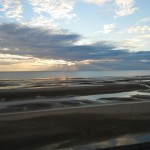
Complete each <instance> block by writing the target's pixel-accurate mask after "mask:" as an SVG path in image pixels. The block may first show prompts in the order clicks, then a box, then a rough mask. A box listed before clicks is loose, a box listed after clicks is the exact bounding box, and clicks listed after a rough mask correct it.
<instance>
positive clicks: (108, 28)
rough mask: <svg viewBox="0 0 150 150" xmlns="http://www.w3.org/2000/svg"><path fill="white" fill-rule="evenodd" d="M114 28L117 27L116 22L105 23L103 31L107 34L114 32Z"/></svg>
mask: <svg viewBox="0 0 150 150" xmlns="http://www.w3.org/2000/svg"><path fill="white" fill-rule="evenodd" d="M114 29H116V25H115V24H105V25H104V27H103V32H104V33H106V34H107V33H110V32H112V31H113V30H114Z"/></svg>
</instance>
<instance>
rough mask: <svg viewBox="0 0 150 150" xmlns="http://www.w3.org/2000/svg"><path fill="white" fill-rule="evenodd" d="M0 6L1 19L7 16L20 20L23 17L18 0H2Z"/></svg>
mask: <svg viewBox="0 0 150 150" xmlns="http://www.w3.org/2000/svg"><path fill="white" fill-rule="evenodd" d="M0 6H1V8H0V12H1V13H2V18H3V19H6V18H9V19H14V20H16V21H20V20H21V19H22V18H23V15H22V13H23V8H22V4H21V1H20V0H3V2H1V4H0Z"/></svg>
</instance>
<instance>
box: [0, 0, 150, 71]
mask: <svg viewBox="0 0 150 150" xmlns="http://www.w3.org/2000/svg"><path fill="white" fill-rule="evenodd" d="M149 6H150V0H0V71H78V70H83V71H87V70H90V71H92V70H94V71H95V70H149V69H150V11H149Z"/></svg>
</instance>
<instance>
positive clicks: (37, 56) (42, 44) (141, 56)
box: [0, 24, 150, 70]
mask: <svg viewBox="0 0 150 150" xmlns="http://www.w3.org/2000/svg"><path fill="white" fill-rule="evenodd" d="M82 39H83V37H82V36H81V35H79V34H74V33H70V32H69V31H67V32H64V31H62V32H55V30H54V31H53V30H52V29H51V30H50V29H43V28H40V27H38V28H37V27H29V26H24V25H19V24H1V25H0V54H1V56H4V55H5V56H4V57H6V55H7V56H8V55H9V57H10V58H9V62H11V61H10V59H11V56H14V55H15V57H16V56H19V59H21V58H22V59H23V61H25V62H28V61H29V60H31V58H32V60H34V61H40V63H41V64H42V62H43V63H44V65H45V64H48V63H49V61H50V60H60V61H57V65H58V64H59V63H60V64H61V65H70V66H74V68H76V69H79V70H86V69H87V70H101V69H103V70H104V69H105V70H110V69H150V68H149V66H150V61H149V60H150V59H149V58H150V52H148V51H147V52H136V53H135V52H129V49H125V48H124V49H123V48H122V49H118V46H117V45H118V44H117V43H112V42H108V41H100V42H97V43H93V44H87V45H84V44H82V45H76V43H77V42H78V41H80V40H82ZM116 49H117V50H116ZM4 57H3V60H4ZM20 57H21V58H20ZM23 57H24V58H23ZM1 58H2V57H1ZM29 58H30V59H29ZM2 62H4V61H2V59H1V63H2ZM55 62H56V61H55ZM67 62H68V63H67ZM5 63H7V62H6V61H5ZM12 63H13V58H12ZM15 63H17V62H16V61H15ZM137 64H138V65H137Z"/></svg>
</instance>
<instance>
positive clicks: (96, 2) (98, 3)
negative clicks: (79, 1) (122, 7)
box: [83, 0, 111, 5]
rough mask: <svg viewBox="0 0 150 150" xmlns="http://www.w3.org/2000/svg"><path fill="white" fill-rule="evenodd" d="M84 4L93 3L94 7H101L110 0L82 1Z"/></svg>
mask: <svg viewBox="0 0 150 150" xmlns="http://www.w3.org/2000/svg"><path fill="white" fill-rule="evenodd" d="M83 1H84V2H87V3H93V4H96V5H103V4H105V3H107V2H109V1H111V0H83Z"/></svg>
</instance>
